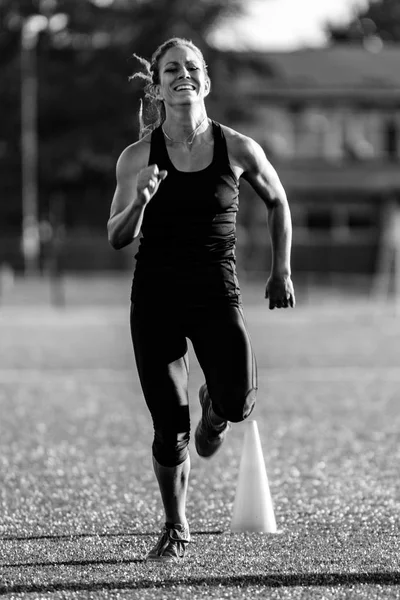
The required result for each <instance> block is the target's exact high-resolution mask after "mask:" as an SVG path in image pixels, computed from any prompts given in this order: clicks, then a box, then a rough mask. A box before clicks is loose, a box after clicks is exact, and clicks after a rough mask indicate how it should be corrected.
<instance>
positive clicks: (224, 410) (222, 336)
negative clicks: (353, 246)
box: [190, 306, 257, 427]
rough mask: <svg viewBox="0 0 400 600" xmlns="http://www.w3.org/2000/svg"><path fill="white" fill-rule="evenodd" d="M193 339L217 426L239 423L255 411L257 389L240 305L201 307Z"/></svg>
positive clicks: (252, 359)
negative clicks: (224, 423)
mask: <svg viewBox="0 0 400 600" xmlns="http://www.w3.org/2000/svg"><path fill="white" fill-rule="evenodd" d="M196 314H197V317H196V319H193V325H192V329H191V335H190V339H191V340H192V343H193V348H194V351H195V353H196V356H197V358H198V360H199V363H200V366H201V368H202V370H203V373H204V375H205V379H206V384H207V391H208V394H209V396H210V398H211V404H212V410H211V411H210V413H209V416H210V419H211V421H213V422H214V424H215V426H216V427H218V424H219V423H221V421H232V422H236V423H237V422H240V421H243V420H244V419H246V418H247V417H248V416H249V415H250V413H251V412H252V410H253V408H254V405H255V401H256V392H257V369H256V361H255V357H254V353H253V349H252V346H251V341H250V336H249V334H248V331H247V328H246V325H245V322H244V318H243V312H242V309H241V308H240V307H236V306H228V307H224V308H218V309H212V308H208V309H201V310H199V311H197V313H196Z"/></svg>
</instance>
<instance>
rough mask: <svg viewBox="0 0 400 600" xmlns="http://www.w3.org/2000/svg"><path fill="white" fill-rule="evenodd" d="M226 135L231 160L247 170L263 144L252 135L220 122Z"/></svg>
mask: <svg viewBox="0 0 400 600" xmlns="http://www.w3.org/2000/svg"><path fill="white" fill-rule="evenodd" d="M219 125H220V126H221V128H222V131H223V133H224V135H225V139H226V145H227V149H228V154H229V156H230V158H231V161H232V162H233V163H235V164H238V165H239V166H240V167H242V168H243V169H244V170H246V169H247V168H248V166H249V164H250V163H252V162H253V160H254V158H255V157H256V156H257V154H258V153H259V152H260V150H261V146H260V145H259V144H258V143H257V142H256V141H255V140H254V139H253V138H251V137H249V136H248V135H245V134H243V133H240V132H239V131H236V130H235V129H232V128H231V127H227V126H226V125H222V123H219Z"/></svg>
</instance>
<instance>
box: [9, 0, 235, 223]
mask: <svg viewBox="0 0 400 600" xmlns="http://www.w3.org/2000/svg"><path fill="white" fill-rule="evenodd" d="M243 6H244V0H230V1H227V0H196V2H187V0H140V1H139V0H136V1H135V0H113V1H112V0H108V1H107V2H106V1H104V0H102V1H101V0H79V1H77V0H0V115H1V119H2V128H1V133H0V155H1V156H0V158H1V159H2V166H1V177H0V197H1V202H0V221H1V222H2V223H7V225H8V229H9V230H10V229H13V230H14V233H15V235H16V234H17V232H18V231H19V229H20V224H21V202H20V197H21V190H20V169H21V167H20V142H19V131H20V109H19V107H20V61H19V48H20V36H21V26H22V24H23V23H24V20H25V19H27V18H28V17H29V16H30V15H32V14H37V13H41V14H44V15H46V16H47V17H48V18H49V19H51V18H52V17H53V16H54V15H55V14H60V13H61V14H65V15H66V16H67V17H68V22H67V26H66V27H64V28H61V29H60V30H57V27H53V28H52V27H48V28H47V30H45V31H43V32H42V33H41V34H40V36H39V39H38V44H37V59H38V60H37V63H38V68H37V73H38V81H39V129H38V130H39V142H40V144H39V147H40V163H39V192H40V207H39V209H40V213H41V214H42V215H44V216H46V214H47V212H48V208H49V203H50V199H51V197H52V196H59V194H60V193H61V194H63V195H64V196H65V197H66V219H67V225H70V226H71V227H77V226H85V227H88V228H92V227H95V226H97V227H99V228H103V229H104V226H105V222H106V219H107V215H108V210H109V204H110V198H111V194H112V190H113V188H114V185H115V162H116V159H117V157H118V155H119V154H120V152H121V151H122V149H123V148H124V147H125V146H126V145H128V144H129V143H131V142H133V141H135V140H136V139H137V133H138V124H137V118H136V113H137V108H138V102H139V97H140V95H141V94H142V84H141V83H140V81H138V80H134V81H133V82H131V83H129V81H128V79H129V75H130V74H131V73H132V72H133V71H134V70H136V69H137V68H138V66H139V65H138V63H137V62H136V61H135V62H133V59H131V57H132V54H133V52H135V53H137V54H139V55H142V56H144V57H146V58H150V55H151V53H152V52H153V51H154V50H155V48H156V47H157V46H158V44H159V43H161V42H163V41H164V40H165V39H167V38H169V37H172V36H181V37H188V38H190V39H192V40H193V41H194V42H195V43H197V44H198V45H199V46H200V47H201V48H202V49H203V51H204V54H205V58H206V60H207V62H208V63H209V66H210V71H212V65H213V61H214V58H215V50H213V49H212V48H211V47H210V45H209V43H208V33H209V32H210V31H211V29H212V27H213V26H214V25H215V23H216V22H217V21H218V20H219V19H222V18H224V17H225V16H226V15H228V14H231V13H232V12H236V13H238V12H239V11H240V10H241V9H242V8H243ZM49 23H50V24H51V20H50V21H49ZM4 115H7V117H6V118H4Z"/></svg>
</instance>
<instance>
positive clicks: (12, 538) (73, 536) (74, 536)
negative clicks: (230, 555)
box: [0, 529, 225, 543]
mask: <svg viewBox="0 0 400 600" xmlns="http://www.w3.org/2000/svg"><path fill="white" fill-rule="evenodd" d="M159 533H160V530H159V529H157V530H156V531H142V532H137V531H132V532H129V531H128V532H126V531H120V532H114V533H65V534H60V535H46V534H43V535H41V534H39V535H2V536H0V543H1V542H32V541H36V540H78V539H83V538H114V537H147V536H151V535H158V534H159ZM190 533H191V535H221V534H222V533H225V532H224V531H222V530H216V531H191V532H190Z"/></svg>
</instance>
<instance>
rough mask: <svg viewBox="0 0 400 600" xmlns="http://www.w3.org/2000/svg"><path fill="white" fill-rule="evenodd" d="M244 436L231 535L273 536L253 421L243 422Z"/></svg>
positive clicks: (265, 476) (273, 528) (260, 454)
mask: <svg viewBox="0 0 400 600" xmlns="http://www.w3.org/2000/svg"><path fill="white" fill-rule="evenodd" d="M243 425H244V427H245V435H244V442H243V450H242V457H241V460H240V467H239V477H238V482H237V487H236V496H235V502H234V505H233V515H232V521H231V531H236V532H243V531H255V532H266V533H277V530H276V521H275V515H274V509H273V506H272V499H271V494H270V491H269V484H268V477H267V471H266V469H265V463H264V456H263V452H262V447H261V441H260V435H259V433H258V427H257V421H254V420H250V421H245V422H244V424H243Z"/></svg>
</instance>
